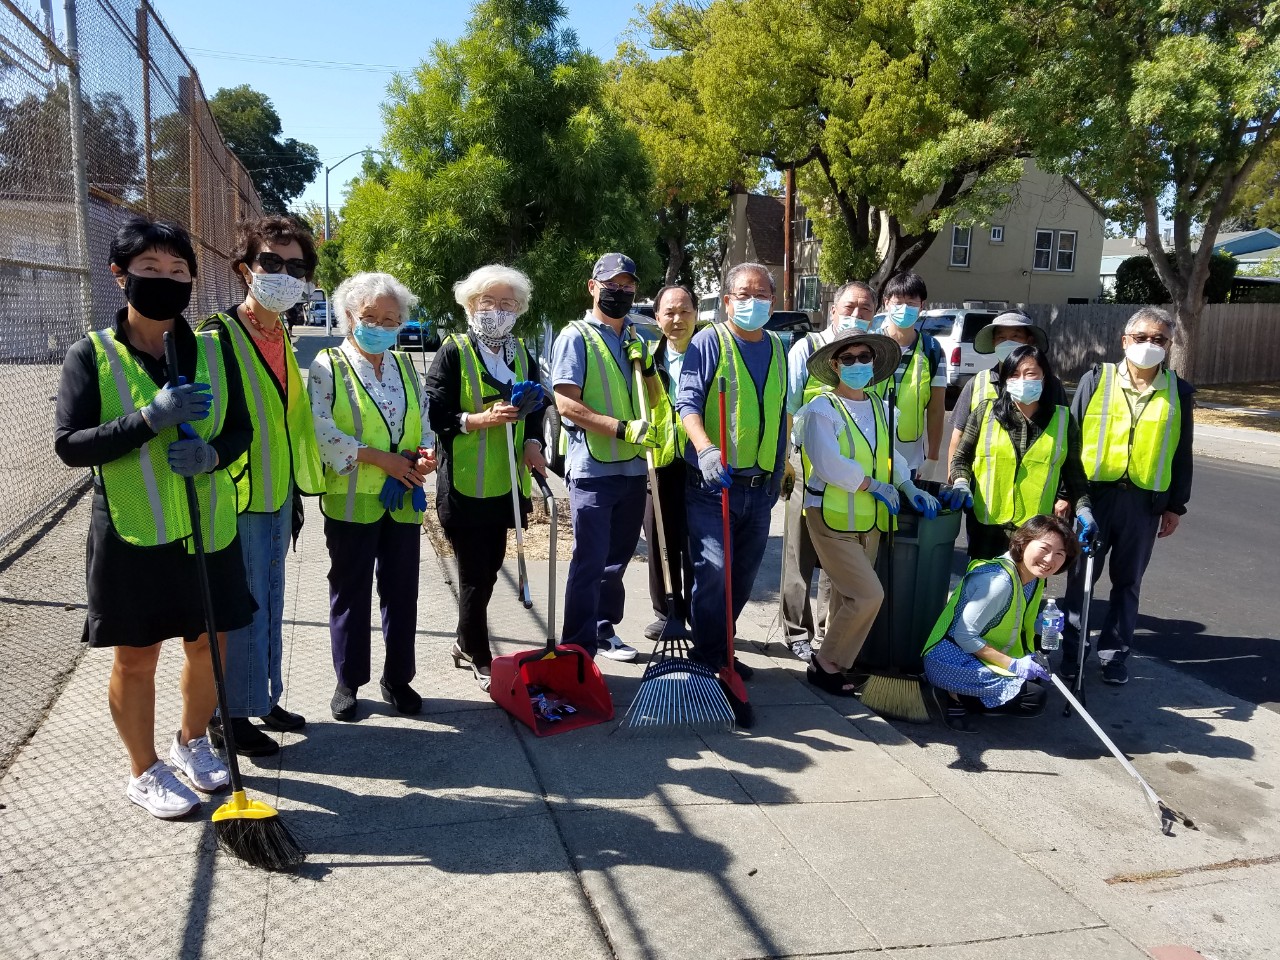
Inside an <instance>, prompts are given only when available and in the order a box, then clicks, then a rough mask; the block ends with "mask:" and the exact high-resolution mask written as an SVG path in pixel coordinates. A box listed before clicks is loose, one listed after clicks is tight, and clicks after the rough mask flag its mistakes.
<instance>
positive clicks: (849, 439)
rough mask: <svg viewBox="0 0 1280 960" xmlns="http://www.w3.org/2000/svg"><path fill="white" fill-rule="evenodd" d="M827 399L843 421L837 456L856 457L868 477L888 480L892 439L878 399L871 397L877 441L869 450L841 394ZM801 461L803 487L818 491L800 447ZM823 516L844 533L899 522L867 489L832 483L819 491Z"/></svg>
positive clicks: (808, 463)
mask: <svg viewBox="0 0 1280 960" xmlns="http://www.w3.org/2000/svg"><path fill="white" fill-rule="evenodd" d="M828 399H829V401H830V403H831V407H832V409H834V410H836V411H838V412H839V413H840V416H841V418H842V419H843V421H844V423H843V428H842V429H841V430H840V433H839V440H840V456H842V457H844V458H845V459H846V460H853V461H855V462H856V463H857V464H858V466H860V467H861V468H862V472H863V473H865V474H866V475H867V476H868V477H871V479H873V480H880V481H882V482H883V483H888V482H889V480H890V477H891V476H892V473H893V463H892V462H891V461H892V459H893V443H892V442H890V440H889V422H888V416H887V415H886V413H885V409H884V405H883V404H882V403H881V401H880V400H873V402H872V404H871V409H872V412H873V413H874V415H875V420H876V445H875V449H874V450H872V448H871V444H870V443H869V442H868V440H867V438H866V437H865V436H864V435H863V433H862V430H861V429H859V427H858V424H857V422H856V421H855V420H854V419H853V414H851V413H850V412H849V410H848V408H847V407H846V406H845V405H844V403H843V402H842V401H841V400H840V398H839V397H837V396H835V395H834V394H832V395H830V397H829V398H828ZM800 462H801V465H802V466H803V467H804V486H805V489H806V490H809V491H811V492H813V493H815V494H816V493H817V492H818V491H817V490H814V489H813V487H812V485H811V484H810V482H809V481H810V479H811V478H812V476H813V464H812V463H810V462H809V455H808V454H807V453H805V452H804V450H803V449H801V451H800ZM822 520H823V522H824V523H826V525H827V526H828V527H830V528H831V529H832V530H840V531H842V532H844V533H866V532H867V531H868V530H870V529H871V528H872V527H875V528H878V529H879V530H881V531H882V532H887V531H888V530H889V524H890V523H891V522H892V524H893V527H894V529H895V530H896V529H897V526H898V518H897V517H893V516H891V515H890V513H889V508H888V507H886V506H885V505H884V504H883V503H881V502H880V501H879V500H877V499H876V498H875V497H873V496H872V495H871V494H870V493H868V492H867V491H865V490H854V491H849V490H844V489H841V488H840V487H837V486H836V485H835V484H833V483H828V484H827V486H826V489H825V490H823V491H822Z"/></svg>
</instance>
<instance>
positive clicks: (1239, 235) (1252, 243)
mask: <svg viewBox="0 0 1280 960" xmlns="http://www.w3.org/2000/svg"><path fill="white" fill-rule="evenodd" d="M1172 243H1173V240H1172V238H1171V237H1169V236H1166V237H1165V245H1166V247H1168V246H1170V245H1172ZM1213 252H1214V253H1229V254H1231V255H1232V256H1233V257H1235V260H1236V277H1237V279H1243V278H1249V277H1253V276H1256V274H1257V273H1258V271H1259V270H1260V269H1261V268H1262V265H1263V261H1265V260H1268V259H1280V233H1277V232H1276V231H1275V230H1270V229H1268V228H1266V227H1261V228H1259V229H1257V230H1236V231H1232V232H1228V233H1220V234H1218V240H1217V242H1216V243H1215V244H1214V245H1213ZM1146 255H1147V248H1146V247H1145V246H1144V245H1143V242H1142V239H1141V238H1140V237H1116V238H1112V239H1108V240H1106V241H1104V242H1103V246H1102V265H1101V267H1100V269H1099V278H1100V279H1101V281H1102V288H1103V289H1104V290H1106V291H1107V292H1108V293H1114V292H1115V288H1116V269H1117V268H1118V267H1119V266H1120V264H1122V263H1124V261H1126V260H1128V259H1129V258H1130V257H1145V256H1146ZM1263 282H1264V281H1262V280H1255V281H1253V284H1254V285H1257V284H1259V283H1263Z"/></svg>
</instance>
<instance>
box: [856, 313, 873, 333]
mask: <svg viewBox="0 0 1280 960" xmlns="http://www.w3.org/2000/svg"><path fill="white" fill-rule="evenodd" d="M853 329H855V330H857V331H858V332H859V333H866V332H867V331H868V330H870V329H871V318H870V317H868V318H867V319H866V320H863V319H862V318H861V317H854V318H853Z"/></svg>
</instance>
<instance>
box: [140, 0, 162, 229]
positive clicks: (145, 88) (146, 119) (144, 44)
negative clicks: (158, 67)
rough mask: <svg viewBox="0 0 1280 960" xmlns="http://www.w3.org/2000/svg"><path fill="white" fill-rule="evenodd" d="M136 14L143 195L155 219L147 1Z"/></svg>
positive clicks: (149, 12)
mask: <svg viewBox="0 0 1280 960" xmlns="http://www.w3.org/2000/svg"><path fill="white" fill-rule="evenodd" d="M135 12H136V20H137V34H138V60H139V62H141V64H142V176H143V194H142V195H143V198H144V202H145V203H146V205H147V216H149V217H154V216H156V214H157V212H158V211H157V210H156V193H155V178H154V176H153V173H152V167H151V40H150V36H149V32H150V31H149V30H148V27H149V25H150V23H151V11H150V8H149V7H148V4H147V0H141V2H140V3H139V4H138V9H137V11H135Z"/></svg>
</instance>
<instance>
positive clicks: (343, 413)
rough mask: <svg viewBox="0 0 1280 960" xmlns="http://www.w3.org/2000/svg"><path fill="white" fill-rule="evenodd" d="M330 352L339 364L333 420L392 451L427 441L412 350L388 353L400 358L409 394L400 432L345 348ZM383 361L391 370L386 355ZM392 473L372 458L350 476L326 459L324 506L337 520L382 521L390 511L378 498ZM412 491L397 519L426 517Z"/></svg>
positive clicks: (366, 441)
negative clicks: (394, 433) (393, 430)
mask: <svg viewBox="0 0 1280 960" xmlns="http://www.w3.org/2000/svg"><path fill="white" fill-rule="evenodd" d="M325 352H326V353H328V355H329V362H330V363H331V364H332V366H333V422H334V424H335V425H336V426H337V428H338V429H339V430H341V431H342V432H343V433H345V434H347V435H348V436H351V437H355V438H356V439H357V440H358V441H360V443H362V444H363V445H364V446H366V447H372V448H373V449H375V450H387V451H390V452H392V453H399V452H403V451H405V450H417V449H418V446H419V444H421V443H422V412H421V411H422V398H421V396H420V395H419V393H418V377H417V374H416V373H415V372H414V369H413V362H412V361H411V360H410V359H409V355H408V354H406V353H402V352H401V351H399V350H388V351H387V352H386V356H388V357H391V358H393V359H394V360H395V366H396V369H397V370H398V371H399V373H400V382H401V384H402V386H403V387H404V398H405V404H404V425H403V426H402V427H401V428H400V436H398V437H392V436H391V428H390V427H388V426H387V421H386V420H385V419H384V418H383V416H382V410H381V409H380V408H379V407H378V405H377V404H376V403H375V402H374V400H373V397H371V396H369V391H368V390H366V389H365V387H364V384H362V383H361V382H360V378H359V377H358V376H357V375H356V372H355V371H354V370H353V369H351V364H350V363H348V362H347V358H346V357H345V356H344V355H343V353H342V351H341V350H339V349H336V348H334V347H330V348H329V349H328V350H327V351H325ZM383 367H384V375H385V373H386V371H385V367H386V361H385V360H384V361H383ZM386 479H387V475H386V474H385V473H383V472H382V471H381V470H379V469H378V468H377V467H375V466H374V465H373V464H371V463H357V464H356V466H355V469H354V470H352V471H351V472H350V473H348V474H346V475H345V476H339V474H338V472H337V471H336V470H334V469H333V467H331V466H329V465H328V464H325V468H324V480H325V492H324V494H323V495H322V496H321V497H320V509H321V511H323V513H324V515H325V516H326V517H329V518H330V519H332V520H345V521H347V522H348V523H376V522H377V521H379V520H381V519H382V515H383V514H384V513H386V512H387V511H386V508H385V507H383V506H382V503H381V502H380V501H379V500H378V495H379V494H380V493H382V485H383V483H385V482H386ZM411 494H412V491H410V490H406V491H405V496H404V500H403V501H402V502H401V506H400V509H399V510H395V511H392V513H391V519H393V520H395V521H396V522H397V523H421V522H422V512H421V511H419V510H414V509H413V501H412V497H411Z"/></svg>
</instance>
